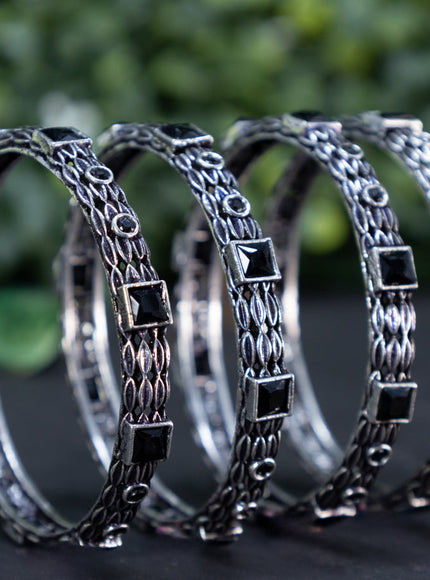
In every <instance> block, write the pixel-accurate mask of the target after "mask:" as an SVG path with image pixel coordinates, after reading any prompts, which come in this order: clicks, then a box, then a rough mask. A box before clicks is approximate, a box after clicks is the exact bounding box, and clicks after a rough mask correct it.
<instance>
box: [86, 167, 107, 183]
mask: <svg viewBox="0 0 430 580" xmlns="http://www.w3.org/2000/svg"><path fill="white" fill-rule="evenodd" d="M88 175H89V176H90V178H91V177H93V178H94V179H96V180H98V181H110V180H111V179H112V173H111V171H110V170H109V169H107V168H106V167H90V168H89V169H88Z"/></svg>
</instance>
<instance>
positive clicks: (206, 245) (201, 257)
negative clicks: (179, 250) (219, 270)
mask: <svg viewBox="0 0 430 580" xmlns="http://www.w3.org/2000/svg"><path fill="white" fill-rule="evenodd" d="M199 234H200V236H199V239H198V240H197V241H196V245H195V251H194V256H195V259H196V260H198V261H199V262H202V264H210V262H211V256H212V250H213V248H214V243H213V241H212V237H211V235H210V233H209V232H199Z"/></svg>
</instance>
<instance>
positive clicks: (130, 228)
mask: <svg viewBox="0 0 430 580" xmlns="http://www.w3.org/2000/svg"><path fill="white" fill-rule="evenodd" d="M116 225H117V227H118V229H119V230H121V231H122V232H124V233H125V234H131V233H132V232H134V231H135V230H136V227H137V223H136V220H135V219H134V217H132V216H128V215H124V216H120V217H119V218H118V219H117V220H116Z"/></svg>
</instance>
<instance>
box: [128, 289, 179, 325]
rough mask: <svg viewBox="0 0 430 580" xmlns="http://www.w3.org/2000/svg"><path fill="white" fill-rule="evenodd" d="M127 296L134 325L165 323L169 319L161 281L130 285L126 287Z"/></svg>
mask: <svg viewBox="0 0 430 580" xmlns="http://www.w3.org/2000/svg"><path fill="white" fill-rule="evenodd" d="M128 296H129V299H130V308H131V312H132V315H133V321H134V325H135V326H145V325H154V324H159V323H166V322H168V321H169V320H170V310H169V308H168V306H167V304H166V300H165V298H164V289H163V286H162V285H161V283H160V284H156V285H153V286H149V285H142V286H131V287H129V288H128Z"/></svg>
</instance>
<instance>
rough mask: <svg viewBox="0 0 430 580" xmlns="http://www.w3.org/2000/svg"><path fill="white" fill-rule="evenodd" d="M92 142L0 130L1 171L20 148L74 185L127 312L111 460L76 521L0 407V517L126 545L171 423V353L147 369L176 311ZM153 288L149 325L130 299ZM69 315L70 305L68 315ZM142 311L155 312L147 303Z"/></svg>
mask: <svg viewBox="0 0 430 580" xmlns="http://www.w3.org/2000/svg"><path fill="white" fill-rule="evenodd" d="M91 144H92V143H91V139H89V138H88V137H87V136H86V135H84V134H83V133H81V132H80V131H76V130H75V129H70V128H62V127H59V128H47V129H39V128H33V127H24V128H19V129H4V130H1V131H0V168H1V172H2V174H3V173H4V172H5V171H6V170H7V169H8V168H9V167H10V165H11V164H13V163H14V162H15V161H16V160H18V158H19V157H20V156H26V157H31V158H33V159H35V160H36V161H38V162H39V163H40V164H42V165H44V166H45V167H46V168H47V169H49V170H50V171H51V172H52V173H53V174H54V175H55V176H57V177H58V179H59V180H60V181H61V182H62V183H63V184H64V185H65V186H66V188H67V189H68V190H69V192H70V193H71V195H72V197H73V199H74V200H75V202H74V206H75V207H76V211H77V212H79V213H80V215H81V216H82V221H85V223H87V220H88V223H89V225H90V227H89V228H88V225H87V226H86V230H87V234H88V239H90V238H91V245H92V250H91V251H92V257H93V256H94V255H95V254H96V253H97V249H96V248H97V247H98V253H99V255H100V257H101V262H102V264H103V268H104V270H105V272H106V274H107V277H108V280H109V290H110V294H111V297H112V301H113V304H114V309H115V311H116V312H118V311H120V312H121V314H120V315H118V316H117V319H116V322H117V330H118V340H119V344H120V348H121V352H122V398H123V400H124V404H121V406H120V407H119V408H117V410H116V414H115V415H113V416H112V433H113V447H112V450H111V454H110V456H109V457H108V458H107V459H106V463H107V466H108V467H107V477H106V480H105V483H104V485H103V487H102V490H101V492H100V495H99V497H98V499H97V500H96V502H95V504H94V505H93V507H92V508H91V510H90V511H89V512H88V514H87V515H86V516H85V517H84V518H83V519H82V520H81V521H80V522H78V523H76V524H74V523H70V522H67V521H66V520H65V519H63V518H62V517H61V516H59V515H58V514H57V513H56V512H55V511H54V509H53V508H52V507H51V506H50V504H49V503H48V502H47V500H46V499H45V498H44V497H43V496H42V495H41V494H40V492H39V491H38V490H37V489H36V488H35V486H34V485H33V483H32V482H31V480H30V479H29V477H28V476H27V475H26V473H25V471H24V469H23V468H22V467H21V464H20V461H19V458H18V456H17V453H16V451H15V449H14V447H13V443H12V441H11V438H10V435H9V433H8V429H7V426H6V422H5V419H4V416H3V414H1V415H0V471H1V478H0V517H1V520H2V525H3V529H4V530H5V532H6V533H7V534H8V535H9V536H10V537H11V538H12V539H14V540H15V541H17V542H19V543H24V542H29V543H68V544H76V545H81V546H93V547H101V548H113V547H117V546H120V545H121V543H122V539H121V538H122V535H123V534H124V532H125V531H126V530H127V527H128V523H129V522H130V521H131V520H132V519H133V517H134V515H135V513H136V511H137V508H138V505H139V503H140V500H141V499H142V498H143V497H144V496H145V495H146V493H147V490H148V485H149V482H150V479H151V476H152V474H153V472H154V469H155V466H156V462H157V461H159V460H162V459H164V458H165V457H166V456H167V453H168V448H169V442H170V434H171V430H172V423H171V422H170V421H168V420H167V418H166V415H165V402H166V399H167V396H168V377H167V367H168V357H167V356H166V357H165V364H163V365H162V366H161V367H160V368H159V370H158V374H157V377H155V374H154V376H153V377H152V378H150V377H149V376H148V374H149V368H151V372H153V370H152V369H154V368H155V366H156V364H157V361H158V360H159V359H160V356H161V355H160V352H162V353H164V352H167V345H166V342H165V336H164V335H165V325H166V324H168V323H169V322H170V310H169V303H168V297H167V293H166V289H165V285H164V282H162V281H160V280H158V278H157V274H156V272H155V271H154V270H153V269H152V266H151V264H150V262H149V257H148V256H149V252H148V248H147V246H146V243H145V241H144V240H143V238H142V236H141V234H140V226H139V222H138V220H137V217H136V215H135V214H134V212H133V210H132V209H131V208H130V206H129V205H128V203H127V200H126V198H125V195H124V193H123V191H122V190H121V189H120V188H119V187H118V185H117V184H116V183H115V181H114V177H113V173H112V171H111V170H110V169H109V168H108V167H106V166H105V165H103V164H102V163H100V161H98V159H97V157H96V156H95V155H94V153H93V152H92V150H91ZM129 223H132V224H134V232H133V236H131V237H129V238H127V239H126V238H124V237H123V235H122V233H121V231H122V227H123V226H124V227H125V224H129ZM74 234H76V232H75V231H72V233H71V234H69V235H71V236H73V235H74ZM92 236H94V237H92ZM80 250H81V252H80V253H77V254H76V255H75V256H74V258H76V260H75V261H74V262H72V263H71V264H70V268H71V269H70V270H69V273H70V272H73V275H74V276H75V282H77V284H78V286H79V288H83V287H84V286H85V284H86V283H87V282H88V279H89V276H90V275H91V272H89V271H88V270H86V264H85V259H86V249H85V247H83V246H81V247H80ZM131 263H132V264H133V267H131V266H130V264H131ZM152 293H157V296H158V302H159V307H160V311H162V312H163V321H162V324H160V323H159V321H158V320H157V321H156V323H155V324H151V325H150V327H149V326H148V325H147V324H137V321H136V318H135V316H134V311H133V308H132V307H131V308H130V302H131V301H132V300H133V297H134V296H136V295H137V294H139V295H145V294H146V295H148V294H149V295H151V294H152ZM68 315H69V312H66V317H67V316H68ZM146 315H147V316H148V317H149V318H150V317H151V312H146ZM68 322H69V323H70V320H69V321H68ZM81 330H82V333H83V334H85V335H86V338H85V344H84V345H82V346H83V348H84V350H85V351H86V364H85V365H84V366H83V367H82V369H81V371H82V377H81V376H79V377H78V378H79V379H80V380H81V378H82V380H83V375H86V376H88V380H90V379H89V377H90V375H91V366H92V364H93V358H92V355H93V344H92V342H91V329H90V328H89V327H86V328H83V329H81ZM67 338H68V337H66V345H67ZM155 345H156V346H155ZM133 348H135V349H138V348H139V349H140V350H141V351H143V352H145V355H146V357H145V359H144V358H143V357H141V358H137V357H135V356H134V355H133V356H131V354H132V353H131V351H132V349H133ZM143 363H145V364H143ZM155 378H157V380H162V381H163V383H164V384H165V393H164V396H163V397H160V399H159V400H158V401H157V406H156V407H150V406H149V405H147V406H141V407H140V409H139V413H137V412H136V410H137V409H138V407H139V405H141V402H140V401H142V400H144V401H148V400H150V398H151V397H152V395H153V392H154V389H155V380H154V379H155ZM151 381H152V382H151ZM132 385H133V387H134V389H135V390H136V391H137V390H139V391H140V392H141V393H142V398H141V399H140V400H139V401H138V400H136V401H135V402H134V404H132V405H128V404H127V403H128V401H129V394H130V391H131V387H132ZM118 411H119V415H118ZM118 421H119V423H118ZM24 427H28V425H27V426H24Z"/></svg>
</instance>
